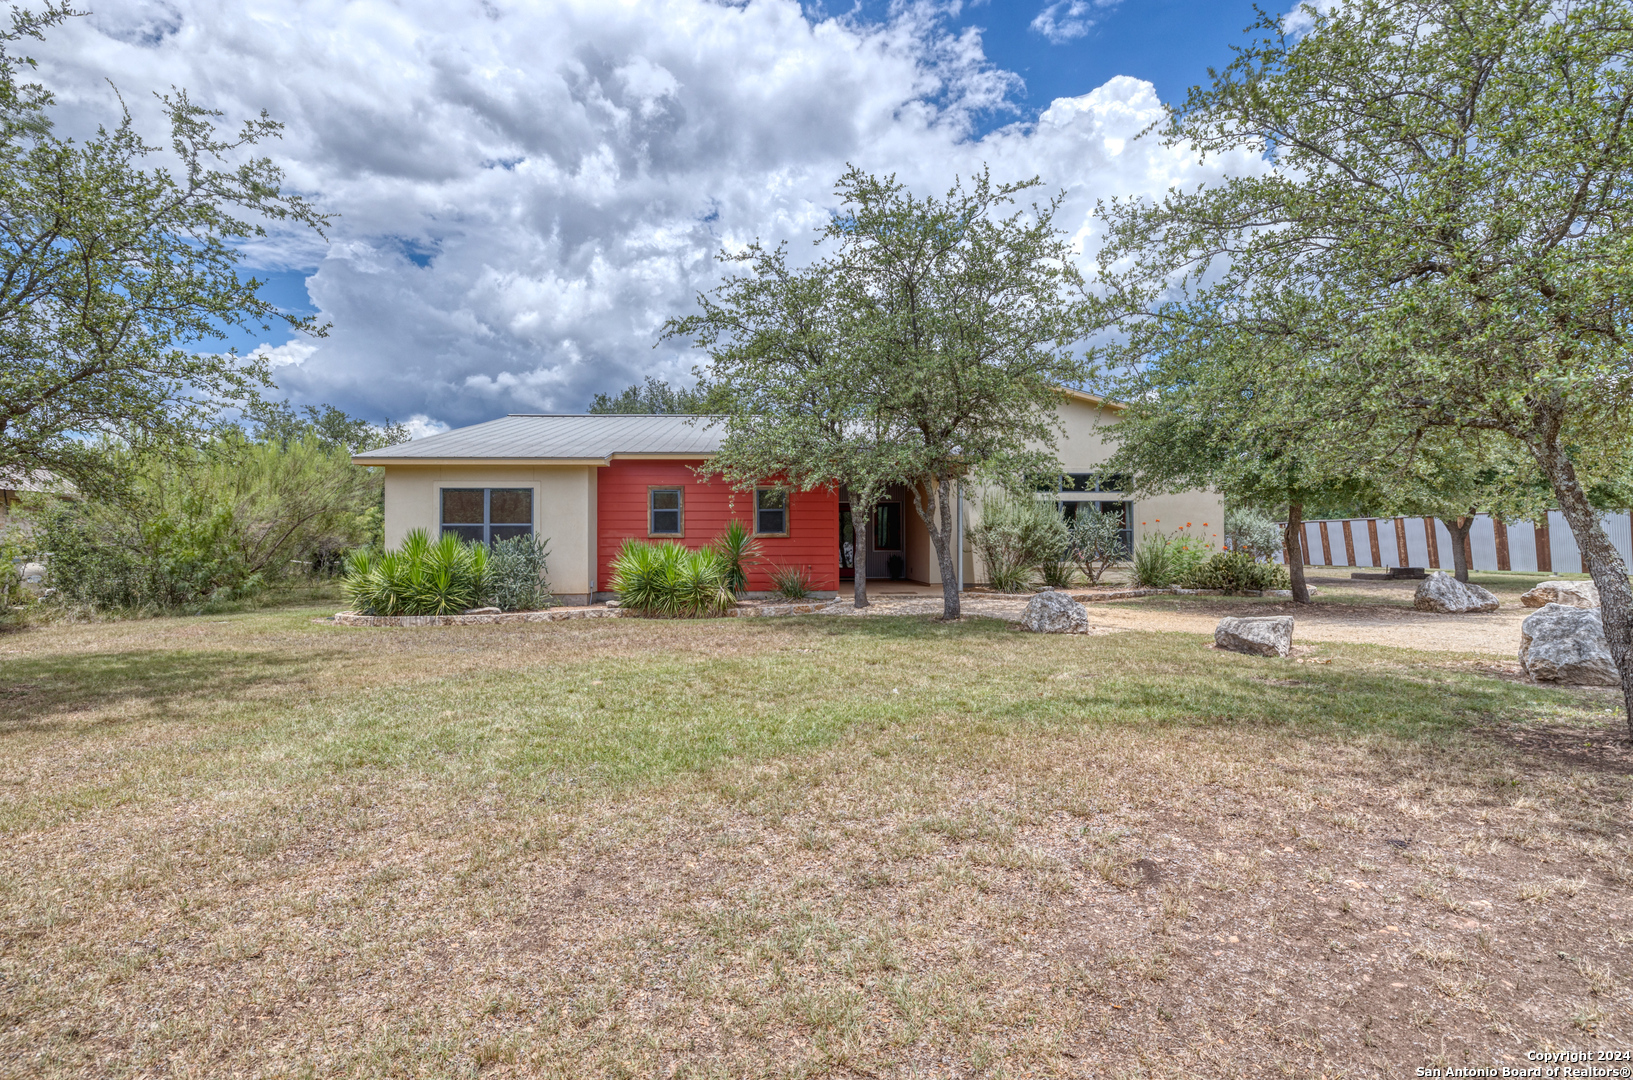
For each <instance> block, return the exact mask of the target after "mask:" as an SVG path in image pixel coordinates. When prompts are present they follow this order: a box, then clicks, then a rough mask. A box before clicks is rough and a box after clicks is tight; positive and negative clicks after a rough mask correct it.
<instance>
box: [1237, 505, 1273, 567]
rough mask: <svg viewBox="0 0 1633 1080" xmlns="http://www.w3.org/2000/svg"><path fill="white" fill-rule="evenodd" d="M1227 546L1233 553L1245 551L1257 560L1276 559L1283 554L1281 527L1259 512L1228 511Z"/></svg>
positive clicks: (1248, 510)
mask: <svg viewBox="0 0 1633 1080" xmlns="http://www.w3.org/2000/svg"><path fill="white" fill-rule="evenodd" d="M1225 546H1226V547H1228V548H1229V549H1230V550H1231V551H1245V552H1246V553H1247V554H1248V555H1250V556H1252V557H1253V558H1255V559H1274V558H1275V557H1276V556H1277V555H1280V554H1281V546H1282V534H1281V526H1280V525H1279V524H1277V523H1276V521H1275V520H1274V519H1272V518H1271V517H1270V516H1269V515H1267V514H1264V513H1261V512H1260V511H1258V510H1253V509H1246V508H1244V509H1240V510H1227V511H1225Z"/></svg>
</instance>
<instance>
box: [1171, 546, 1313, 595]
mask: <svg viewBox="0 0 1633 1080" xmlns="http://www.w3.org/2000/svg"><path fill="white" fill-rule="evenodd" d="M1178 581H1179V584H1181V585H1183V586H1185V587H1186V588H1187V589H1223V590H1224V591H1225V592H1232V593H1239V592H1249V591H1259V592H1262V591H1264V590H1265V589H1286V588H1288V587H1289V582H1288V576H1287V567H1285V566H1280V565H1278V564H1276V563H1270V562H1260V561H1259V560H1257V559H1255V558H1254V557H1253V556H1252V555H1251V554H1249V553H1248V552H1246V551H1221V552H1217V553H1216V554H1214V555H1213V556H1212V557H1211V558H1209V559H1208V560H1207V561H1206V562H1202V563H1198V564H1196V565H1195V566H1192V567H1191V568H1190V569H1189V570H1187V571H1186V572H1184V573H1183V574H1181V575H1180V576H1179V579H1178Z"/></svg>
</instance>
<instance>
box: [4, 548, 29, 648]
mask: <svg viewBox="0 0 1633 1080" xmlns="http://www.w3.org/2000/svg"><path fill="white" fill-rule="evenodd" d="M32 546H33V545H32V544H30V543H29V542H28V540H27V538H26V537H25V536H23V534H22V533H20V532H19V531H17V530H15V529H4V530H0V625H4V624H7V623H13V622H20V621H22V619H23V618H24V616H25V615H26V613H27V611H28V609H29V608H30V607H32V606H33V605H34V594H33V593H32V592H31V591H29V589H28V588H27V587H26V586H24V584H23V564H24V563H25V562H27V561H28V557H29V551H30V548H31V547H32Z"/></svg>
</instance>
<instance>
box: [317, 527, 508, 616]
mask: <svg viewBox="0 0 1633 1080" xmlns="http://www.w3.org/2000/svg"><path fill="white" fill-rule="evenodd" d="M342 588H343V589H344V590H345V593H346V599H347V600H348V601H350V602H351V605H352V608H353V609H354V610H356V611H357V612H359V613H360V614H363V615H458V614H459V613H460V612H463V611H466V610H468V609H470V608H473V607H476V606H478V605H479V604H481V602H482V599H483V597H484V596H485V595H486V594H487V590H488V551H487V549H486V548H485V547H483V546H482V545H480V544H470V543H466V542H465V541H463V540H461V539H460V538H459V537H457V536H454V535H453V534H451V533H450V534H446V535H444V536H442V537H440V538H439V539H437V540H434V541H433V540H432V539H431V538H430V537H429V536H427V535H426V533H425V530H424V529H415V530H413V531H412V532H410V533H409V534H408V535H407V536H406V537H404V539H403V546H402V547H401V548H400V549H399V550H397V551H386V552H381V553H372V552H366V551H359V552H354V553H353V554H352V555H351V556H350V557H349V558H348V559H347V560H346V579H345V581H344V582H343V583H342Z"/></svg>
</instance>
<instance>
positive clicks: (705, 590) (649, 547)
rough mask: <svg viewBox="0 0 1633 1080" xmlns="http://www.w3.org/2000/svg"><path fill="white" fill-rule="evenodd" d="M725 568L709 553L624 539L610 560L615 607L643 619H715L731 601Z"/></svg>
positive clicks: (716, 554)
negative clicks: (616, 605) (625, 609)
mask: <svg viewBox="0 0 1633 1080" xmlns="http://www.w3.org/2000/svg"><path fill="white" fill-rule="evenodd" d="M730 572H731V571H730V567H729V566H728V565H727V563H726V560H725V559H723V558H721V556H720V553H719V552H718V551H715V550H713V549H712V548H702V549H699V550H693V549H691V548H687V547H683V546H682V545H680V544H677V543H675V542H674V541H673V540H665V541H663V542H662V543H658V544H649V543H646V542H644V541H641V540H625V541H624V546H623V547H622V548H620V549H619V550H618V555H617V557H616V558H614V559H613V561H612V581H611V585H612V588H613V590H614V591H615V592H617V593H618V602H619V603H620V604H621V605H623V606H624V607H626V608H629V609H631V610H633V611H639V612H641V613H642V614H645V615H657V616H665V617H669V618H697V617H700V616H705V615H718V614H720V613H721V612H723V611H725V610H726V609H728V608H730V607H731V606H732V604H733V603H735V602H736V596H735V595H733V593H732V590H731V587H730V584H729V578H730Z"/></svg>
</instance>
